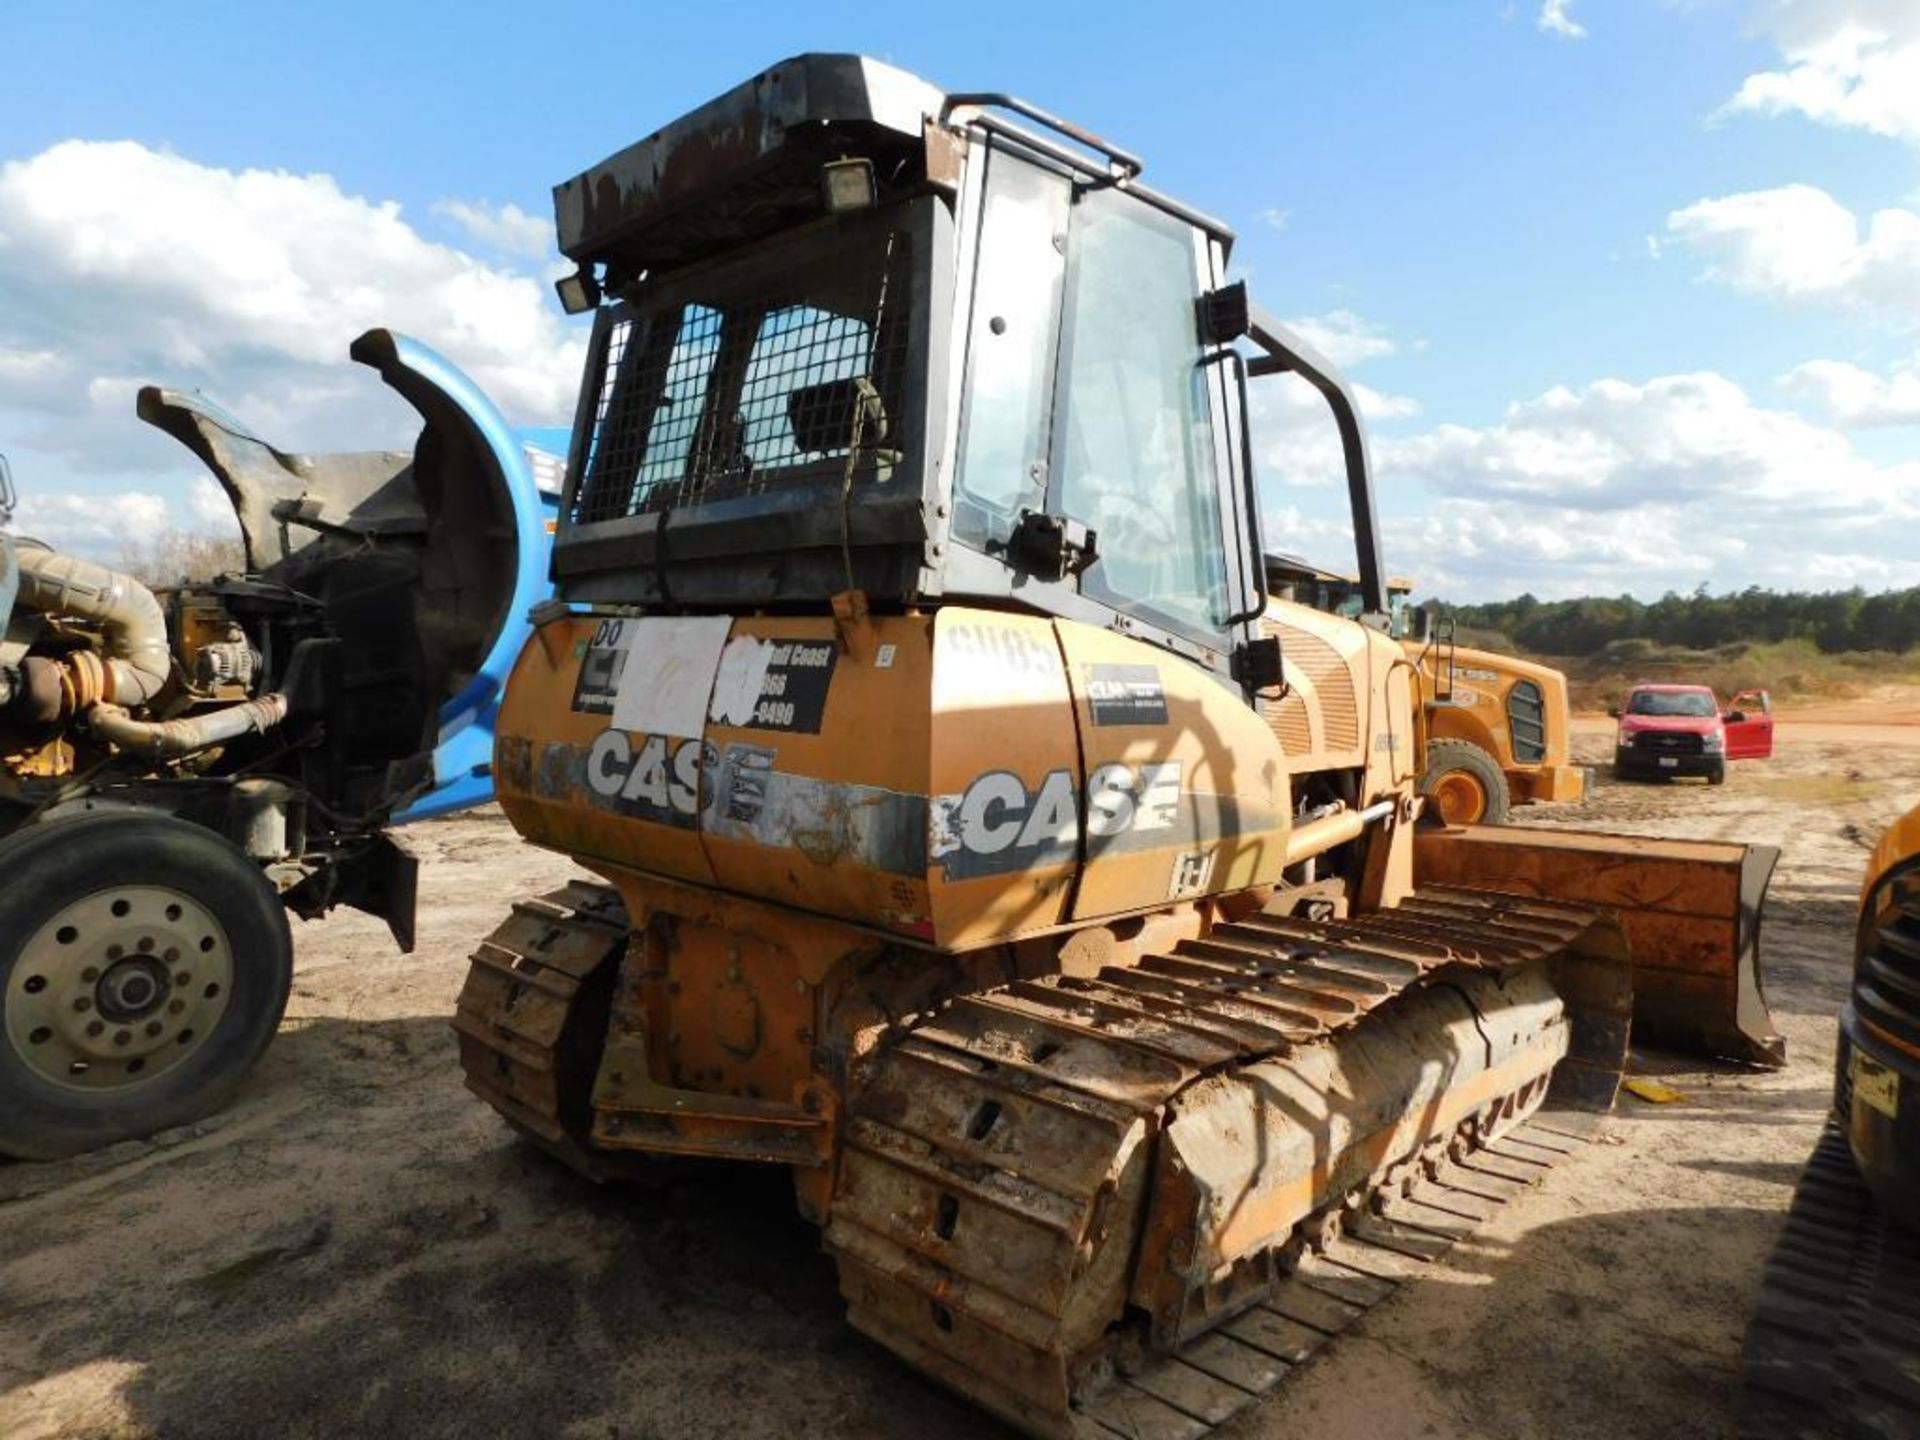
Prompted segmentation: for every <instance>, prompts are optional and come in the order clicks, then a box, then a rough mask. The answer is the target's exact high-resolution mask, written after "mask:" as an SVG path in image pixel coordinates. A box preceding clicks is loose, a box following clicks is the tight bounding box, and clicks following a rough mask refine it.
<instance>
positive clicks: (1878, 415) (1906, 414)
mask: <svg viewBox="0 0 1920 1440" xmlns="http://www.w3.org/2000/svg"><path fill="white" fill-rule="evenodd" d="M1780 385H1781V388H1782V389H1783V390H1785V391H1786V392H1787V393H1788V394H1789V395H1791V396H1793V397H1794V398H1795V399H1797V400H1799V401H1800V402H1801V403H1802V404H1805V405H1808V406H1810V407H1812V408H1814V409H1816V410H1818V411H1819V412H1821V413H1822V414H1823V415H1825V416H1826V418H1827V419H1828V420H1830V421H1831V422H1832V423H1833V424H1835V425H1838V426H1841V427H1842V428H1843V429H1848V430H1864V429H1870V428H1872V427H1874V426H1880V425H1920V357H1915V358H1914V359H1913V360H1909V361H1907V362H1906V363H1905V364H1904V365H1900V366H1897V367H1896V368H1895V369H1893V370H1892V371H1890V372H1889V373H1888V374H1886V375H1876V374H1874V373H1873V372H1872V371H1871V370H1864V369H1862V368H1861V367H1860V366H1858V365H1855V364H1852V363H1850V362H1848V361H1845V360H1809V361H1808V362H1807V363H1806V364H1804V365H1796V366H1795V367H1794V368H1793V369H1792V370H1790V371H1788V372H1787V374H1785V375H1784V376H1782V377H1781V380H1780Z"/></svg>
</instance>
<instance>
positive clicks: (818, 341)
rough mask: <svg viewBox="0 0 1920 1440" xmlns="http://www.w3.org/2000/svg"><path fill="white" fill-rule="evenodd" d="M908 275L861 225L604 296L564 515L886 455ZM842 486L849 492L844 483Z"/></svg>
mask: <svg viewBox="0 0 1920 1440" xmlns="http://www.w3.org/2000/svg"><path fill="white" fill-rule="evenodd" d="M911 295H912V284H911V277H910V272H909V260H908V241H907V237H906V236H905V235H903V234H899V233H891V234H889V233H876V234H872V235H869V236H867V237H865V238H864V239H860V240H856V241H854V242H852V243H849V244H844V245H841V246H838V247H836V248H834V249H832V250H830V251H827V252H826V253H824V254H823V255H822V257H821V258H820V259H819V260H817V261H816V262H814V263H812V264H800V265H795V266H791V267H788V268H787V269H785V270H783V271H780V272H778V273H775V274H772V275H769V276H766V277H763V278H760V279H758V280H733V279H729V278H728V276H727V275H726V274H725V273H724V272H723V273H720V274H716V275H715V276H714V277H713V278H712V280H711V283H710V284H709V285H708V286H706V287H704V288H703V290H702V293H701V294H700V296H699V297H698V298H697V299H686V300H674V301H671V302H665V303H656V304H655V305H654V306H652V307H650V308H649V307H647V305H646V302H645V300H644V299H643V300H642V301H641V302H640V305H639V306H638V307H635V308H633V309H623V310H622V311H616V312H615V318H614V319H613V320H612V322H611V324H610V325H609V326H608V327H607V331H606V337H607V338H606V347H607V348H606V363H605V365H604V367H603V368H602V369H601V371H600V376H601V379H600V390H599V394H598V395H596V396H595V397H594V408H593V431H592V434H591V435H590V436H589V437H588V443H587V450H586V459H585V468H584V473H583V475H582V477H581V483H580V487H579V492H578V494H577V495H576V496H575V497H574V503H573V511H572V514H571V517H570V518H571V520H572V522H573V523H574V524H590V523H592V522H595V521H601V520H615V519H621V518H624V517H627V516H633V515H649V514H658V513H659V512H661V511H663V510H667V509H681V508H686V507H693V506H699V505H703V504H707V503H709V502H711V501H715V500H722V499H736V498H740V497H746V496H753V495H759V494H763V493H766V492H768V491H772V490H779V489H789V488H794V487H800V486H807V485H813V484H820V483H823V482H829V481H830V482H832V484H833V486H834V487H835V488H836V489H837V488H838V487H839V485H840V484H841V483H843V481H844V478H845V476H846V473H847V468H848V461H849V457H850V456H851V458H852V460H853V474H854V480H855V485H856V491H857V489H858V487H859V486H860V485H862V484H873V483H884V482H885V481H886V480H887V479H888V478H889V477H890V476H891V474H892V472H893V470H894V468H895V467H896V466H897V465H898V464H899V463H900V461H901V459H902V458H903V457H902V454H901V452H900V450H899V448H898V447H899V446H900V444H901V443H902V439H903V436H904V433H905V431H904V424H903V421H904V418H905V414H904V410H905V405H906V403H907V400H906V384H905V381H906V370H907V345H908V333H909V328H910V325H909V322H910V319H911V316H910V314H909V308H910V304H911ZM856 501H857V494H856Z"/></svg>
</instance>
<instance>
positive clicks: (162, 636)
mask: <svg viewBox="0 0 1920 1440" xmlns="http://www.w3.org/2000/svg"><path fill="white" fill-rule="evenodd" d="M18 560H19V567H20V594H19V603H20V604H21V605H24V606H26V607H27V608H28V609H29V610H38V611H39V612H41V613H42V614H45V615H75V616H78V617H79V618H80V619H83V620H91V621H92V622H93V623H94V624H96V625H98V626H99V627H100V632H101V635H102V637H103V638H104V639H105V641H106V652H107V658H106V663H105V666H104V667H103V668H104V671H105V674H104V675H103V676H101V677H99V680H98V681H95V680H94V679H93V677H91V676H88V675H85V674H84V673H83V672H82V670H80V669H78V668H76V669H75V671H74V676H73V679H74V682H75V695H74V702H75V703H74V708H75V709H77V710H80V709H85V708H86V707H87V706H88V705H90V704H93V703H96V702H98V701H103V700H104V701H108V702H110V703H112V704H114V705H123V706H136V705H144V704H146V703H147V702H148V701H149V700H151V699H152V698H153V697H154V696H155V695H157V694H158V693H159V692H160V687H161V686H163V685H165V684H166V683H167V677H168V675H169V674H170V673H171V672H172V668H173V658H172V655H171V652H170V651H169V649H168V646H167V617H166V615H165V613H164V612H163V611H162V610H161V609H160V601H159V600H158V599H157V598H156V597H155V596H154V593H153V592H152V591H151V590H149V589H148V588H147V587H146V586H144V585H142V584H141V583H140V582H139V581H138V580H136V579H134V578H133V577H132V576H131V575H123V574H121V573H120V572H119V571H118V570H109V569H108V568H107V567H106V566H104V565H96V564H95V563H94V562H93V561H91V560H82V559H80V558H79V557H77V556H74V555H62V554H60V553H59V552H58V551H55V550H38V549H30V548H22V549H20V550H19V552H18ZM96 687H97V690H98V693H88V692H89V691H91V690H94V689H95V688H96Z"/></svg>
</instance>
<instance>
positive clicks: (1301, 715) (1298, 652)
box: [1261, 620, 1360, 758]
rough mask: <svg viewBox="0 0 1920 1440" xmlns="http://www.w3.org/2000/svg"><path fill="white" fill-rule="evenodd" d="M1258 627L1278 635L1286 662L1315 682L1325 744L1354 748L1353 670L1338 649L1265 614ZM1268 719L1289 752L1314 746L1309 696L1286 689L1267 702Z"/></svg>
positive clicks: (1357, 733) (1357, 718) (1356, 724)
mask: <svg viewBox="0 0 1920 1440" xmlns="http://www.w3.org/2000/svg"><path fill="white" fill-rule="evenodd" d="M1261 628H1262V630H1264V631H1265V633H1266V634H1268V635H1277V636H1279V637H1280V653H1281V654H1282V655H1284V656H1285V657H1286V662H1287V667H1288V668H1289V669H1290V670H1298V671H1299V673H1300V674H1302V675H1304V676H1305V677H1306V678H1307V680H1309V681H1310V682H1311V683H1312V685H1313V694H1314V695H1315V696H1316V697H1317V698H1318V700H1319V704H1320V719H1321V724H1322V726H1323V727H1324V731H1323V733H1324V734H1325V737H1326V745H1327V748H1328V749H1330V750H1352V749H1356V748H1358V746H1359V744H1360V707H1359V704H1358V702H1357V699H1356V697H1355V695H1354V693H1353V673H1352V671H1351V670H1350V669H1349V668H1348V664H1347V662H1346V661H1345V660H1343V659H1342V658H1341V656H1340V652H1339V651H1338V650H1336V649H1334V648H1333V646H1331V645H1329V644H1328V643H1327V642H1326V641H1325V640H1323V639H1321V638H1320V637H1319V636H1318V635H1315V634H1314V633H1313V632H1312V631H1310V630H1302V629H1298V628H1297V627H1295V626H1292V625H1283V624H1281V623H1279V622H1278V621H1274V620H1265V621H1263V622H1262V623H1261ZM1267 724H1268V725H1270V726H1271V727H1272V728H1273V733H1274V734H1275V735H1277V736H1279V737H1280V745H1281V748H1283V749H1284V750H1285V751H1286V752H1287V754H1289V755H1291V756H1294V757H1296V758H1297V757H1299V756H1302V755H1305V754H1307V753H1308V752H1309V751H1310V750H1311V749H1312V748H1313V746H1312V740H1311V736H1310V732H1309V730H1308V728H1307V701H1306V698H1305V696H1304V695H1302V694H1301V692H1300V691H1298V690H1289V691H1288V692H1287V693H1286V694H1285V695H1284V696H1282V697H1281V698H1280V699H1278V700H1272V701H1269V702H1268V703H1267Z"/></svg>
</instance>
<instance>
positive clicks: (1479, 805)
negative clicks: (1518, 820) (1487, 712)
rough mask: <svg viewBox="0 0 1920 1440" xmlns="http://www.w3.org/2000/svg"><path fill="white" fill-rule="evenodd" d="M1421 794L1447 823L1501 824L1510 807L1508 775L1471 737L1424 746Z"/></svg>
mask: <svg viewBox="0 0 1920 1440" xmlns="http://www.w3.org/2000/svg"><path fill="white" fill-rule="evenodd" d="M1420 793H1421V794H1422V795H1424V796H1426V797H1427V800H1428V804H1429V808H1430V810H1431V811H1433V812H1435V814H1436V818H1438V819H1440V820H1442V821H1444V822H1445V823H1446V824H1448V825H1504V824H1506V823H1507V814H1508V812H1509V810H1510V809H1511V808H1512V797H1511V796H1510V795H1509V793H1508V791H1507V777H1506V776H1505V775H1504V774H1502V773H1501V770H1500V767H1499V766H1498V765H1496V764H1494V761H1493V757H1492V756H1491V755H1489V754H1488V753H1487V752H1486V751H1485V750H1482V749H1481V748H1480V747H1479V746H1478V745H1476V744H1474V743H1473V742H1472V741H1471V740H1435V741H1433V742H1432V743H1431V744H1430V745H1428V746H1427V769H1426V773H1425V774H1423V775H1422V776H1421V777H1420Z"/></svg>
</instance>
